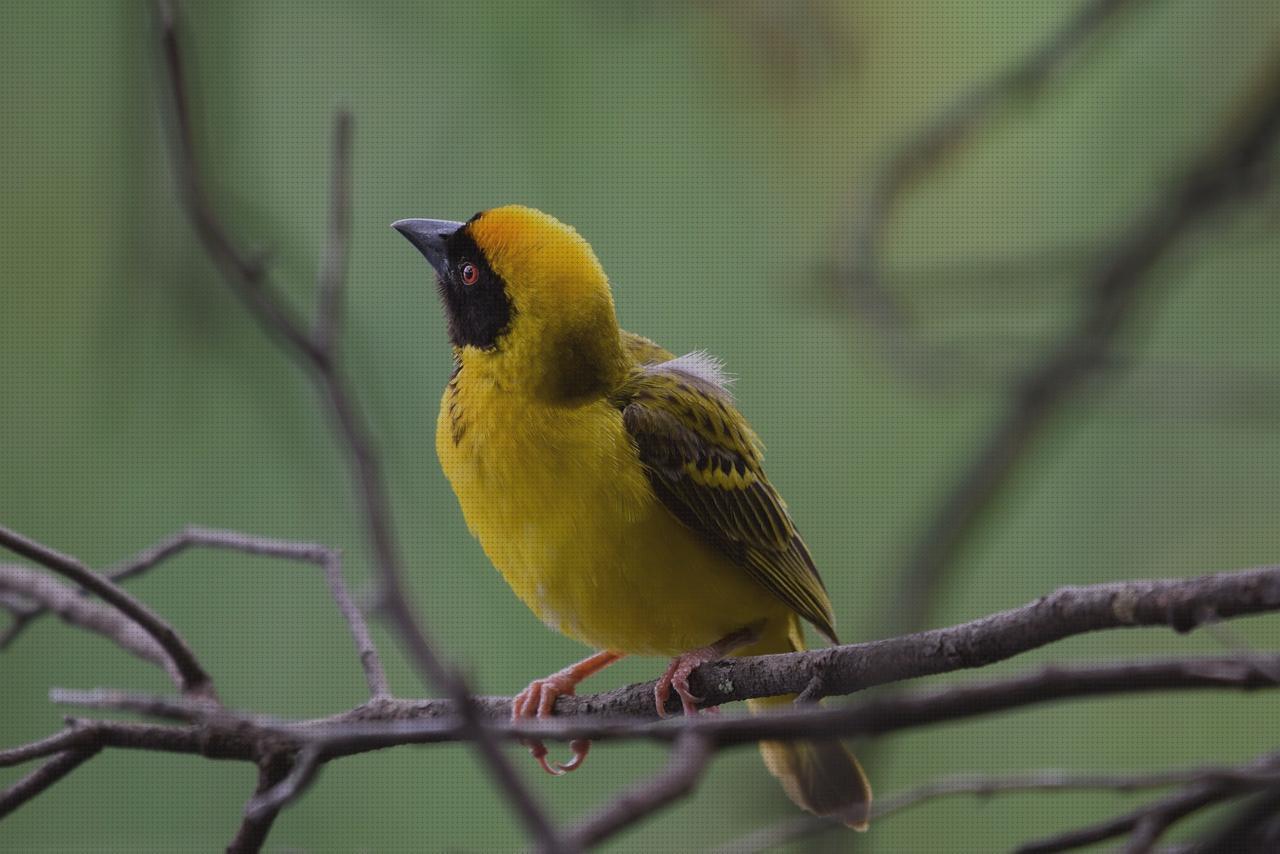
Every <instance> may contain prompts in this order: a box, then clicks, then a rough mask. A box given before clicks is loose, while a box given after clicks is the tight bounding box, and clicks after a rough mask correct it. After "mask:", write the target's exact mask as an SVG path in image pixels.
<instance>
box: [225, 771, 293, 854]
mask: <svg viewBox="0 0 1280 854" xmlns="http://www.w3.org/2000/svg"><path fill="white" fill-rule="evenodd" d="M291 767H295V766H294V763H293V760H291V759H290V758H289V757H288V756H285V755H282V754H273V755H271V756H269V757H266V758H265V759H263V760H261V761H260V762H259V763H258V787H257V788H256V789H255V790H254V796H253V798H252V799H250V801H249V805H246V807H245V814H244V818H243V819H242V820H241V821H240V827H239V829H237V830H236V835H235V836H234V837H232V839H231V842H230V843H228V845H227V854H252V852H257V851H260V850H261V849H262V845H263V843H264V842H266V840H267V834H269V833H270V832H271V826H272V825H273V824H274V823H275V820H276V816H278V815H279V814H280V805H278V806H276V807H275V808H274V809H270V808H269V809H262V810H251V809H250V806H251V805H252V804H253V803H254V801H256V800H257V799H258V798H260V797H261V796H262V795H263V794H265V793H266V792H269V791H271V790H272V789H273V788H274V787H275V786H277V785H279V784H280V782H281V781H282V780H285V779H288V776H289V774H290V771H291Z"/></svg>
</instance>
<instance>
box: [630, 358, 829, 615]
mask: <svg viewBox="0 0 1280 854" xmlns="http://www.w3.org/2000/svg"><path fill="white" fill-rule="evenodd" d="M631 337H632V338H635V339H638V341H639V342H642V343H637V344H635V345H634V346H633V345H632V344H631V342H628V349H629V350H630V352H632V355H633V357H635V358H636V360H637V362H638V363H639V364H638V365H637V367H636V368H635V369H634V370H633V371H632V373H631V376H630V377H629V378H628V379H627V381H626V382H625V383H624V384H623V385H622V387H621V388H619V389H618V390H617V392H615V394H614V395H613V396H612V397H611V400H612V402H613V404H614V405H615V406H617V407H618V408H619V409H620V410H621V411H622V420H623V423H624V424H625V425H626V428H627V431H628V432H629V433H630V434H631V437H632V439H633V440H634V441H635V444H636V448H637V450H638V452H639V454H640V461H641V463H642V464H643V465H644V467H645V470H646V472H647V473H648V475H649V482H650V483H651V484H652V485H653V489H654V493H655V494H656V495H657V496H658V498H659V499H660V500H661V501H662V502H663V504H664V505H666V507H667V509H668V510H670V511H671V513H672V514H673V515H675V517H676V518H677V519H679V520H680V521H681V522H682V523H683V524H684V525H686V526H687V527H689V528H690V529H692V530H693V531H695V532H697V533H698V534H699V535H701V536H702V537H703V538H704V539H705V540H706V541H707V542H709V543H711V545H713V546H714V547H716V548H717V549H719V550H720V551H721V552H722V553H723V554H724V555H725V556H727V557H728V558H730V559H731V560H732V561H733V562H734V563H736V564H737V565H738V566H740V567H742V569H743V570H744V571H745V572H747V573H748V574H750V575H751V577H752V578H754V579H755V580H756V581H758V582H760V583H761V584H762V585H764V586H765V587H766V588H768V589H769V590H770V591H771V592H773V593H774V594H775V595H776V596H778V598H780V599H781V600H782V601H783V602H785V603H786V604H787V605H788V606H789V607H790V608H791V609H792V610H794V611H795V612H796V613H798V614H799V615H800V616H802V617H804V618H805V619H806V620H808V621H809V622H811V623H813V624H814V625H815V626H816V627H817V628H818V630H819V631H821V632H822V633H823V634H824V635H826V636H827V637H829V638H831V639H832V640H835V629H834V627H833V626H832V622H833V621H832V613H831V600H830V599H829V598H828V596H827V592H826V589H825V588H824V587H823V584H822V579H821V578H820V577H819V576H818V570H817V568H816V567H815V566H814V564H813V558H812V557H811V556H810V555H809V550H808V548H807V547H806V546H805V544H804V541H803V540H802V539H800V535H799V534H798V533H796V529H795V525H794V524H793V523H792V521H791V517H790V516H789V515H788V514H787V508H786V504H785V503H784V502H783V500H782V498H781V496H779V495H778V493H777V491H776V490H775V489H774V488H773V487H772V486H771V485H770V484H769V481H768V480H767V479H766V478H765V475H764V471H763V469H762V468H761V456H762V448H761V445H760V440H759V439H758V438H757V437H756V435H755V433H754V432H753V431H752V430H751V428H750V426H748V424H747V422H746V419H744V418H743V417H742V414H741V413H739V412H738V410H737V408H736V407H735V406H734V404H733V398H732V397H731V396H730V394H729V392H728V391H727V390H726V389H725V388H724V385H723V384H722V383H721V382H717V381H716V380H717V378H718V377H719V374H718V370H719V369H718V364H717V363H715V362H714V360H710V358H709V357H706V356H704V355H701V354H698V355H697V358H696V361H693V362H692V363H687V362H685V360H690V359H691V358H692V357H690V356H682V357H680V358H679V359H667V360H656V359H654V358H653V357H654V351H655V350H661V348H658V347H657V345H656V344H653V343H652V342H649V341H647V340H645V339H642V338H639V336H631ZM661 352H663V353H665V351H661ZM641 356H649V357H651V358H650V359H649V360H642V359H641V358H640V357H641Z"/></svg>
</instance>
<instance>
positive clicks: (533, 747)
mask: <svg viewBox="0 0 1280 854" xmlns="http://www.w3.org/2000/svg"><path fill="white" fill-rule="evenodd" d="M525 745H526V746H527V747H528V748H529V753H530V754H532V755H533V758H534V759H535V760H537V762H538V764H539V765H540V766H542V770H543V771H546V772H547V773H548V774H550V775H551V776H552V777H559V776H561V775H562V774H564V772H563V771H561V770H559V768H552V767H551V765H550V764H549V763H548V762H547V746H546V745H545V744H543V743H542V742H541V741H538V740H536V739H530V740H529V741H526V742H525Z"/></svg>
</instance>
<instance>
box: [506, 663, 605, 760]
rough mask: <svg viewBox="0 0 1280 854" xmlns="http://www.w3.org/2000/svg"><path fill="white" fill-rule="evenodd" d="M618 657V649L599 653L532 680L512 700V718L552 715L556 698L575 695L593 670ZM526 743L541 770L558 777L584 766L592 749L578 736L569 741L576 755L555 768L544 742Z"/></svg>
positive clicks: (589, 743)
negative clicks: (575, 691) (551, 763)
mask: <svg viewBox="0 0 1280 854" xmlns="http://www.w3.org/2000/svg"><path fill="white" fill-rule="evenodd" d="M619 658H622V656H621V655H619V654H618V653H616V652H597V653H596V654H595V655H593V656H591V657H589V658H584V659H583V660H582V661H579V662H578V663H577V664H570V665H569V666H568V667H566V668H565V669H564V670H561V671H559V672H557V673H553V674H551V675H550V676H548V677H546V678H545V679H535V680H533V681H532V682H530V683H529V687H528V688H525V689H524V690H523V691H521V692H520V693H519V694H517V695H516V696H515V699H514V700H513V701H512V703H511V719H512V720H513V721H518V720H519V719H520V718H533V717H538V718H549V717H551V713H552V710H553V709H554V707H555V704H556V698H557V697H561V696H564V695H566V694H570V695H571V694H573V692H574V689H575V688H577V687H578V683H579V682H581V681H582V680H583V679H586V678H587V677H588V676H590V675H592V674H593V673H599V672H600V671H601V670H604V669H605V668H606V667H608V666H609V665H610V664H613V663H614V662H615V661H617V660H618V659H619ZM524 744H525V746H527V747H528V748H529V752H530V753H532V754H533V758H534V759H536V760H538V764H539V765H541V766H542V770H543V771H546V772H547V773H548V774H551V775H553V776H556V777H558V776H560V775H561V774H564V773H566V772H568V771H574V770H576V769H578V768H579V767H581V765H582V760H584V759H586V758H587V751H588V750H590V749H591V742H589V741H587V740H586V739H576V740H574V741H572V742H570V743H569V747H570V748H572V750H573V758H572V759H570V760H569V761H568V762H566V763H564V764H561V763H559V762H557V763H556V766H555V768H552V767H551V766H550V765H549V764H547V746H546V745H545V744H543V743H542V742H541V741H538V740H536V739H530V740H528V741H525V742H524Z"/></svg>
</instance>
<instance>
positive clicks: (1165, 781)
mask: <svg viewBox="0 0 1280 854" xmlns="http://www.w3.org/2000/svg"><path fill="white" fill-rule="evenodd" d="M1217 781H1228V782H1231V781H1235V782H1240V783H1242V784H1245V785H1249V786H1258V785H1266V784H1268V783H1270V782H1273V781H1274V782H1275V783H1280V753H1272V754H1269V755H1267V756H1265V757H1261V758H1259V759H1257V760H1252V761H1250V762H1249V763H1247V764H1245V765H1242V766H1226V765H1202V766H1193V767H1190V768H1175V769H1170V770H1168V771H1155V772H1152V773H1147V774H1081V773H1078V772H1071V771H1060V770H1055V769H1046V770H1041V771H1025V772H1022V773H1020V774H1011V775H1008V776H1000V777H988V776H982V775H974V774H957V775H955V776H951V777H943V778H942V779H939V780H934V781H932V782H929V783H926V784H924V785H923V786H918V787H916V788H914V789H911V790H910V791H907V792H903V793H901V794H898V795H890V796H889V797H886V798H882V799H880V801H879V803H878V804H877V805H876V808H875V811H874V814H873V820H875V821H884V820H885V819H887V818H890V817H892V816H896V815H898V814H899V813H902V812H905V811H907V810H909V809H912V808H914V807H917V806H920V805H922V804H925V803H928V802H930V801H932V800H935V799H937V798H947V797H955V796H969V797H978V798H989V797H993V796H995V795H1003V794H1010V793H1016V792H1061V791H1101V790H1107V791H1113V792H1137V791H1141V790H1144V789H1166V788H1169V787H1171V786H1186V785H1190V784H1192V783H1202V782H1217ZM843 827H844V825H842V824H840V823H839V822H835V821H831V820H829V819H823V818H818V817H817V816H803V817H800V818H793V819H788V820H787V821H785V822H780V823H779V824H776V825H773V826H770V827H762V828H760V829H758V830H755V831H752V832H751V833H749V834H747V835H745V836H742V837H739V838H738V839H735V840H733V841H732V842H729V843H727V844H726V845H724V846H722V847H720V848H718V849H717V853H718V854H729V853H730V852H733V854H749V852H757V851H767V850H769V849H772V848H777V847H779V846H781V845H785V844H787V843H789V842H797V841H799V840H801V839H808V838H809V837H812V836H816V835H818V834H822V833H828V832H832V831H837V830H840V829H842V828H843ZM1233 850H1235V849H1233Z"/></svg>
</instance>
